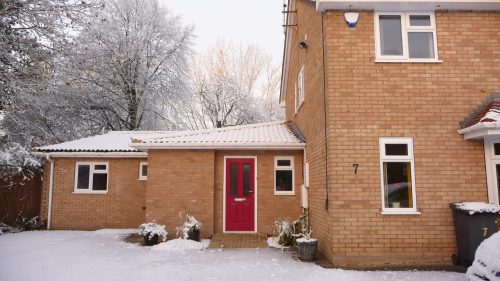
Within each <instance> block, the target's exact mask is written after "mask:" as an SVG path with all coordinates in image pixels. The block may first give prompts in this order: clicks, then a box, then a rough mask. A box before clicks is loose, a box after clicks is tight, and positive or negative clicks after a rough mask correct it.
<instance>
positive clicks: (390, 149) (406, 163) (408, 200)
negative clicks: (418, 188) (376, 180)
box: [380, 138, 417, 213]
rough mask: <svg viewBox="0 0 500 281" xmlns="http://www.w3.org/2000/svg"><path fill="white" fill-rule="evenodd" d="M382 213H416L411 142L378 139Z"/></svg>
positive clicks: (396, 139)
mask: <svg viewBox="0 0 500 281" xmlns="http://www.w3.org/2000/svg"><path fill="white" fill-rule="evenodd" d="M380 167H381V169H380V170H381V183H382V211H383V212H386V213H408V212H416V210H417V209H416V206H415V205H416V197H415V172H414V159H413V140H412V139H411V138H380Z"/></svg>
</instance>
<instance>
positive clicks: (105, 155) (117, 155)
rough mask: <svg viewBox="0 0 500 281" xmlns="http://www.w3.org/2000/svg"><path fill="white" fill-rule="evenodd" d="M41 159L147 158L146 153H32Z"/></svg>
mask: <svg viewBox="0 0 500 281" xmlns="http://www.w3.org/2000/svg"><path fill="white" fill-rule="evenodd" d="M32 154H33V155H36V156H43V157H53V158H59V157H61V158H62V157H82V158H147V157H148V153H147V152H32Z"/></svg>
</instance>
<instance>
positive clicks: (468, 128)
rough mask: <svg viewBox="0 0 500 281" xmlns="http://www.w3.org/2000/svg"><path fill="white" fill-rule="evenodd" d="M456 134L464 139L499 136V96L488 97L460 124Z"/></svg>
mask: <svg viewBox="0 0 500 281" xmlns="http://www.w3.org/2000/svg"><path fill="white" fill-rule="evenodd" d="M458 132H459V133H460V134H463V135H465V136H464V137H465V138H466V139H473V138H484V137H485V136H488V135H498V134H500V94H492V95H491V96H489V97H488V98H487V99H486V100H485V101H484V102H483V103H482V104H481V105H480V106H479V107H477V108H476V109H475V110H474V112H472V113H471V114H470V115H469V116H468V117H467V118H465V120H464V121H462V122H461V123H460V130H458Z"/></svg>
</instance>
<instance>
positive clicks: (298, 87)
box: [295, 65, 306, 114]
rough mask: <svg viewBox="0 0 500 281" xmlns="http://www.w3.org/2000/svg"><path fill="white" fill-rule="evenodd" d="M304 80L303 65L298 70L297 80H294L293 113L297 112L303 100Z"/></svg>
mask: <svg viewBox="0 0 500 281" xmlns="http://www.w3.org/2000/svg"><path fill="white" fill-rule="evenodd" d="M304 87H305V81H304V65H302V67H301V68H300V70H299V74H298V75H297V82H295V113H296V114H297V113H298V112H299V111H300V109H301V108H302V105H303V104H304V100H305V95H306V94H305V88H304Z"/></svg>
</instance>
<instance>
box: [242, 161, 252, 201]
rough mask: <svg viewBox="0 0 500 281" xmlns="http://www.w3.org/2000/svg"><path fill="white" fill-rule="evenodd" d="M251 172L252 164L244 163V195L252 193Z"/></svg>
mask: <svg viewBox="0 0 500 281" xmlns="http://www.w3.org/2000/svg"><path fill="white" fill-rule="evenodd" d="M250 173H251V166H250V164H245V165H243V195H244V196H249V195H250Z"/></svg>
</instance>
